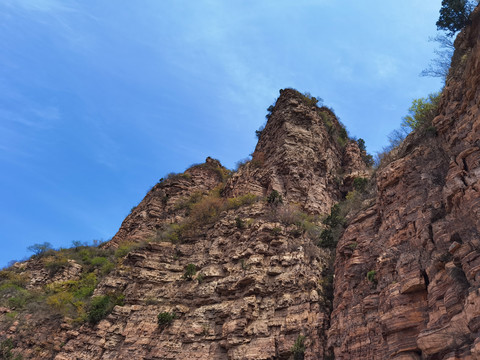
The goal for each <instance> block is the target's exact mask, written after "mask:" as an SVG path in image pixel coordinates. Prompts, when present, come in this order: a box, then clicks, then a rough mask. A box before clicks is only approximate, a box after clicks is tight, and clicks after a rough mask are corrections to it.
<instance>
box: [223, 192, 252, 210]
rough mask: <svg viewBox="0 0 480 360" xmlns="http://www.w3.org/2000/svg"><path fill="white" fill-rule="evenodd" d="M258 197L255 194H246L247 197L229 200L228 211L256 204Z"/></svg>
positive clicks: (242, 196)
mask: <svg viewBox="0 0 480 360" xmlns="http://www.w3.org/2000/svg"><path fill="white" fill-rule="evenodd" d="M257 199H258V197H257V196H256V195H253V194H250V193H248V194H245V195H240V196H237V197H234V198H228V199H227V204H226V208H227V209H238V208H239V207H242V206H245V205H251V204H253V203H254V202H256V201H257Z"/></svg>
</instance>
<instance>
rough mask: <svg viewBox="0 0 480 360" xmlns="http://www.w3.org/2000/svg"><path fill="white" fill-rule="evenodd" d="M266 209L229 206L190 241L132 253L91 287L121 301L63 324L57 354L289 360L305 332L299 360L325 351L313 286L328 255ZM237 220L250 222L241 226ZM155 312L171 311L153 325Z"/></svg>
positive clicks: (323, 321)
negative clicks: (77, 324) (95, 317)
mask: <svg viewBox="0 0 480 360" xmlns="http://www.w3.org/2000/svg"><path fill="white" fill-rule="evenodd" d="M266 211H267V210H266V209H265V207H264V205H263V204H261V203H256V204H254V205H251V206H249V207H248V208H243V209H239V210H235V211H229V212H228V213H227V214H225V215H224V216H223V217H222V219H221V220H219V221H217V222H216V223H215V224H214V225H212V226H211V227H210V228H207V229H204V230H202V233H201V234H197V236H198V238H196V239H195V240H193V241H192V242H188V243H183V244H171V243H167V242H162V243H151V244H149V245H148V246H147V247H146V248H144V249H141V250H136V251H133V252H130V253H129V254H128V255H127V257H126V259H125V261H124V264H123V266H122V268H121V269H119V270H118V271H116V272H115V273H114V274H113V275H112V276H109V277H108V278H107V279H106V281H104V282H103V283H101V284H100V286H99V287H98V288H97V290H96V294H103V293H109V292H112V291H114V292H121V293H123V294H125V305H124V306H117V307H116V308H115V309H114V311H113V313H112V314H110V315H109V316H108V317H107V318H106V319H105V320H102V321H101V322H100V323H99V324H98V325H97V326H94V327H92V326H90V325H86V326H82V327H81V328H80V329H78V330H75V331H70V332H69V338H70V339H71V340H70V341H68V342H67V343H66V345H65V346H64V347H63V348H62V351H61V352H60V353H59V354H58V355H57V356H56V357H55V358H56V359H79V358H81V359H100V358H102V359H131V358H135V359H205V360H207V359H288V357H289V356H290V355H291V349H292V346H293V344H294V342H295V341H296V339H297V338H298V336H299V335H303V336H306V339H305V345H306V347H307V349H308V350H307V351H306V354H305V358H306V359H322V358H323V353H324V349H326V346H325V345H326V336H325V331H326V328H327V325H328V313H327V312H326V311H325V308H324V307H323V306H322V304H323V302H324V301H323V299H322V288H321V286H320V285H319V284H321V283H322V279H323V277H322V272H323V270H324V269H325V268H326V267H327V265H328V264H327V263H326V260H325V259H326V258H327V257H328V255H329V254H326V253H325V252H322V250H321V249H319V248H317V247H316V246H315V245H313V244H312V243H311V242H310V241H309V240H308V239H305V238H303V237H299V238H296V239H292V237H291V235H289V229H288V228H285V227H283V226H282V225H281V224H279V223H275V222H271V221H268V220H265V217H268V216H269V214H268V213H266ZM238 218H241V219H243V220H242V221H245V222H247V221H248V222H249V225H248V226H247V225H246V228H245V229H239V228H238V227H237V226H236V222H237V220H236V219H238ZM274 229H280V230H274ZM188 264H193V265H195V267H196V274H195V275H193V276H192V279H186V278H185V276H184V274H185V272H186V268H187V266H188ZM160 313H170V314H171V313H175V314H176V319H175V320H174V321H173V322H172V324H171V325H167V326H160V325H159V324H158V323H157V315H158V314H160Z"/></svg>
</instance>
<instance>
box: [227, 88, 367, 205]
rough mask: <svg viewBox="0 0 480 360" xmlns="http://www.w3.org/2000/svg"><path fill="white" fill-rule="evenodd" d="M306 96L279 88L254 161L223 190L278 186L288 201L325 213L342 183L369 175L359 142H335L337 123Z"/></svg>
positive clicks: (256, 191)
mask: <svg viewBox="0 0 480 360" xmlns="http://www.w3.org/2000/svg"><path fill="white" fill-rule="evenodd" d="M305 100H306V99H305V96H304V95H302V94H300V93H299V92H298V91H296V90H292V89H285V90H281V91H280V97H279V98H278V100H277V102H276V104H275V107H274V109H273V110H272V113H271V115H270V117H269V120H268V122H267V124H266V126H265V129H264V130H263V131H262V133H261V135H260V137H259V141H258V144H257V147H256V149H255V152H254V153H253V154H252V161H251V162H249V163H247V164H246V165H245V166H243V167H241V168H240V169H239V170H238V171H237V173H235V174H234V175H233V177H232V179H231V180H230V181H229V183H228V184H227V188H226V193H227V194H229V195H238V194H242V193H247V192H250V193H254V194H258V195H266V194H268V193H270V192H271V191H272V190H277V191H278V192H280V193H281V194H283V196H284V199H285V201H286V202H289V203H294V204H298V205H300V206H301V207H302V208H303V209H304V210H305V211H308V212H310V213H316V214H325V213H327V212H329V211H330V208H331V207H332V205H333V204H335V203H336V202H338V201H339V200H340V199H341V197H342V190H345V188H343V184H347V185H351V181H352V180H353V178H354V177H356V176H366V174H368V171H367V169H366V166H365V163H364V162H363V161H362V159H361V153H360V150H359V148H358V145H357V144H356V143H355V142H349V141H348V140H347V141H345V140H343V139H341V138H340V141H338V140H339V139H338V138H339V137H340V135H339V131H340V130H341V126H340V124H339V122H338V120H337V118H336V117H335V115H334V114H333V112H332V111H331V110H329V109H328V108H325V107H322V108H318V107H316V106H315V105H312V104H311V103H309V102H308V101H305ZM307 100H308V99H307ZM342 142H346V143H347V147H346V149H344V147H342V145H341V144H342Z"/></svg>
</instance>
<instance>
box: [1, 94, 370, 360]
mask: <svg viewBox="0 0 480 360" xmlns="http://www.w3.org/2000/svg"><path fill="white" fill-rule="evenodd" d="M361 155H362V154H361V151H360V149H359V147H358V145H357V144H356V142H354V141H350V140H349V139H348V137H347V136H346V131H345V129H344V128H343V126H342V125H341V124H340V123H339V122H338V120H337V119H336V117H335V115H334V114H333V112H332V111H331V110H330V109H327V108H318V107H317V106H316V105H315V102H313V101H312V98H311V97H309V96H305V95H302V94H300V93H299V92H297V91H295V90H292V89H286V90H283V91H282V92H281V94H280V97H279V99H278V100H277V102H276V105H275V107H274V108H273V109H272V112H271V115H270V119H269V121H268V123H267V125H266V127H265V129H264V130H263V131H262V134H261V136H260V141H259V143H258V146H257V148H256V150H255V152H254V153H253V155H252V160H251V161H249V162H247V163H245V164H243V165H242V166H241V167H240V168H239V170H238V171H237V172H236V173H234V174H233V176H231V174H230V172H229V171H228V170H226V169H225V168H223V167H222V166H221V164H220V163H219V162H218V161H217V160H214V159H211V158H207V160H206V162H205V163H204V164H199V165H194V166H192V167H191V168H189V169H187V170H186V171H185V172H184V173H182V174H172V175H169V176H168V177H167V178H166V179H161V181H160V182H159V183H158V184H156V185H155V186H154V187H153V188H152V189H151V190H150V191H149V192H148V193H147V195H146V196H145V198H144V199H143V200H142V202H141V203H140V204H139V205H138V206H137V207H136V208H134V209H132V212H131V214H130V215H128V216H127V218H126V219H125V221H124V222H123V224H122V226H121V228H120V230H119V231H118V233H117V234H116V235H115V237H114V238H113V239H112V240H111V241H109V242H107V243H106V244H104V245H103V246H102V248H103V250H102V249H99V250H98V251H104V252H105V253H101V254H100V255H102V256H103V257H104V258H105V256H106V255H105V254H108V251H113V250H112V249H114V250H115V249H116V250H115V251H116V252H115V254H116V258H117V260H116V264H115V266H114V269H113V271H111V272H109V273H108V274H107V275H104V276H103V275H102V273H103V270H102V269H103V267H102V268H95V264H97V263H99V262H100V260H98V258H99V257H98V256H97V257H96V258H95V259H97V260H95V261H90V260H88V261H86V260H85V257H83V258H82V257H80V258H79V257H78V256H77V255H75V254H74V255H75V256H77V257H75V256H73V258H69V259H68V260H65V259H60V260H59V259H58V254H50V255H43V256H42V257H40V256H39V257H36V258H34V259H32V260H30V261H28V262H27V263H26V264H17V265H16V266H15V269H13V273H14V274H16V275H12V274H9V273H8V272H7V274H3V275H4V278H8V279H12V278H14V279H16V277H15V276H17V275H18V274H19V273H21V274H22V275H25V276H26V279H24V282H26V285H25V287H26V288H27V289H32V291H35V290H36V291H42V289H46V290H45V292H46V293H47V295H46V296H45V297H44V298H43V299H46V300H45V301H46V302H47V303H48V304H50V305H52V306H53V307H56V308H57V310H58V313H57V314H56V315H55V317H54V320H52V321H46V320H45V315H44V316H43V317H39V316H33V317H32V315H29V314H28V312H29V311H30V310H25V311H21V313H20V314H15V309H14V308H10V309H8V308H4V311H5V315H4V316H5V317H7V316H12V317H13V320H14V321H10V322H8V321H6V322H5V323H4V324H8V326H7V327H3V329H2V330H1V332H0V336H2V337H8V338H11V339H13V343H12V344H14V345H15V349H14V350H13V351H14V352H15V351H17V352H21V353H22V354H23V355H24V356H26V357H28V358H55V359H99V358H103V359H126V358H135V359H227V358H228V359H257V360H258V359H288V358H289V357H291V356H292V355H295V356H297V357H298V356H304V357H305V358H306V359H322V358H326V357H328V356H329V355H330V352H329V350H327V345H326V342H327V337H326V330H327V328H328V326H329V314H330V311H331V306H332V303H331V286H332V284H331V279H332V276H331V268H332V261H333V252H332V250H331V249H328V248H319V247H318V246H316V244H317V242H318V234H319V232H320V231H321V230H322V228H323V225H322V224H321V221H320V220H321V219H320V217H318V216H317V215H318V214H324V213H327V212H329V210H330V208H331V206H332V205H333V204H334V203H336V202H338V201H339V200H340V199H341V198H342V197H343V196H344V195H345V193H346V192H347V191H348V190H350V189H351V188H352V183H353V179H354V178H355V177H358V176H360V175H363V176H366V175H367V174H368V170H367V168H366V165H365V163H364V162H363V160H362V158H361ZM124 250H125V253H122V251H124ZM74 251H77V252H82V251H86V250H85V249H83V250H82V249H77V250H74ZM97 255H98V254H97ZM65 256H66V257H68V256H70V255H68V254H67V255H64V257H65ZM50 258H52V259H50ZM46 259H47V260H46ZM49 259H50V260H49ZM61 261H63V262H61ZM102 261H103V260H102ZM80 263H81V264H80ZM55 264H57V265H55ZM92 265H93V268H92ZM46 268H50V270H51V269H52V268H53V269H55V272H54V274H55V276H49V275H51V274H52V272H51V271H49V270H48V269H46ZM92 269H93V270H92ZM88 271H90V272H91V273H87V272H88ZM92 271H93V272H92ZM92 274H93V275H92ZM89 276H90V277H92V278H93V277H94V276H95V279H97V282H96V283H95V290H94V292H93V294H92V295H93V298H91V299H90V298H88V297H87V298H85V299H83V298H82V299H79V298H78V296H77V295H76V294H77V293H78V292H81V291H80V290H79V289H78V287H80V285H79V283H80V284H82V283H83V282H85V281H86V280H85V279H88V278H89ZM72 289H73V291H72ZM82 289H83V288H82ZM62 294H63V295H62ZM65 294H71V295H68V296H67V295H65ZM102 296H104V297H107V296H109V297H110V298H112V297H115V299H117V298H118V299H119V298H121V301H119V302H118V304H117V305H116V306H114V307H113V308H112V311H111V312H110V313H109V314H108V316H106V317H105V318H103V319H98V320H100V321H97V320H95V321H89V322H87V323H83V324H82V322H84V321H85V320H87V319H90V320H91V319H92V317H91V315H92V311H93V310H92V309H93V305H92V304H93V302H94V300H92V299H101V298H102ZM65 297H66V298H67V300H65ZM37 299H38V298H37ZM40 299H42V298H41V297H40ZM37 301H40V300H37ZM84 303H90V305H89V306H85V305H84ZM72 304H73V305H74V306H75V307H76V308H80V310H82V311H84V313H83V315H82V311H79V310H78V309H72V306H71V305H72ZM27 309H31V306H30V307H27ZM42 309H43V310H42V311H48V310H45V309H44V308H42ZM95 309H96V308H95ZM85 311H87V312H88V314H87V313H85ZM25 313H26V314H25ZM105 315H106V314H105ZM82 319H83V320H82ZM26 324H27V326H25V325H26ZM33 328H37V329H39V331H40V332H41V333H42V334H50V335H49V336H45V335H41V336H38V334H33V333H32V330H33Z"/></svg>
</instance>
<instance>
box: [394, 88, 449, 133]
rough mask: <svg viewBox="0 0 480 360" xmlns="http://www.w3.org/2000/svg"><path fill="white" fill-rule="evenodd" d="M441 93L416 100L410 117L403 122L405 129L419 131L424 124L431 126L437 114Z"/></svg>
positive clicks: (410, 110) (406, 117)
mask: <svg viewBox="0 0 480 360" xmlns="http://www.w3.org/2000/svg"><path fill="white" fill-rule="evenodd" d="M440 95H441V94H440V93H433V94H429V95H428V97H426V98H420V99H414V100H413V102H412V106H410V108H409V109H408V113H409V115H407V116H405V117H404V118H403V120H402V124H401V125H402V126H403V127H404V128H410V129H412V130H415V129H417V128H418V127H419V126H420V125H422V124H430V123H431V122H432V120H433V118H434V117H435V115H436V114H437V108H438V104H439V102H440Z"/></svg>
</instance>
